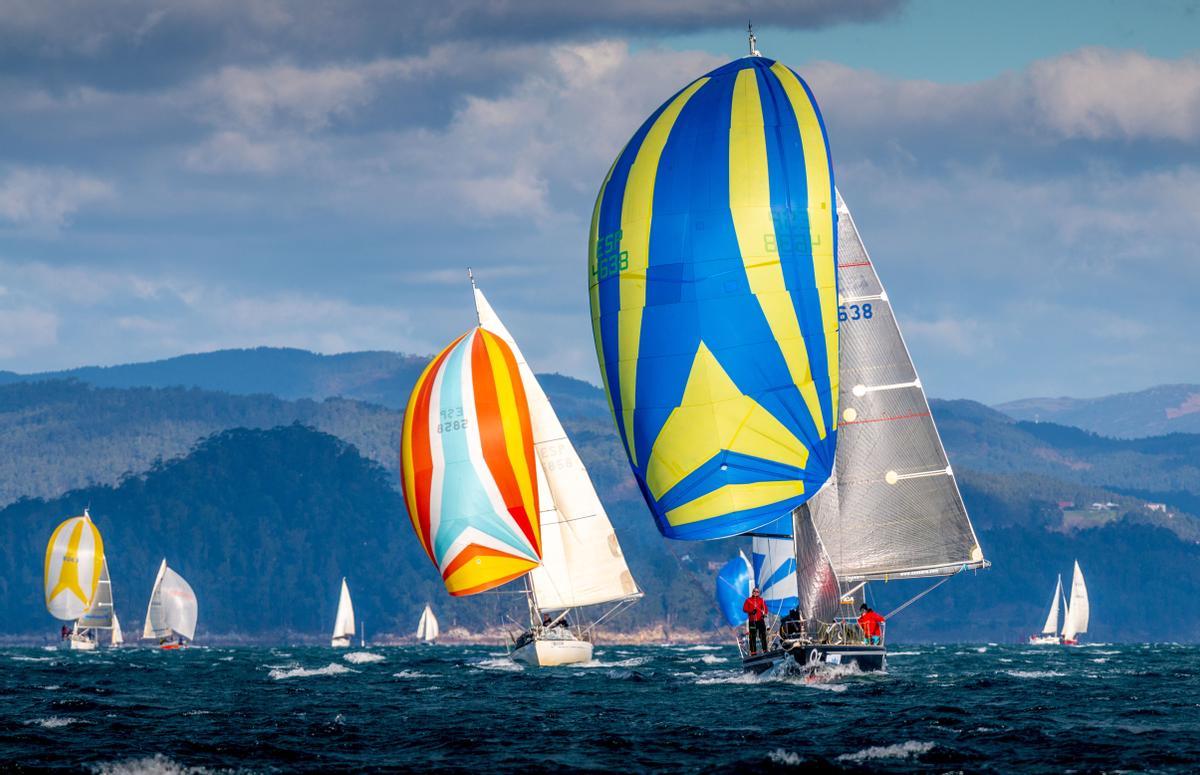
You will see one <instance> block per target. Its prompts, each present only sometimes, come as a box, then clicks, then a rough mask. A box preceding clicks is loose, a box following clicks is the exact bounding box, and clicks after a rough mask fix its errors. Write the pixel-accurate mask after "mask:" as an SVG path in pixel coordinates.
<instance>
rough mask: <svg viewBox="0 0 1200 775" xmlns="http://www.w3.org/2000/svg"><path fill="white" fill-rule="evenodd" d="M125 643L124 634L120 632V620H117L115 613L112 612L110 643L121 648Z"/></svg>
mask: <svg viewBox="0 0 1200 775" xmlns="http://www.w3.org/2000/svg"><path fill="white" fill-rule="evenodd" d="M124 643H125V633H123V632H122V631H121V620H120V619H118V618H117V613H116V611H114V612H113V626H112V642H111V645H113V646H121V645H124Z"/></svg>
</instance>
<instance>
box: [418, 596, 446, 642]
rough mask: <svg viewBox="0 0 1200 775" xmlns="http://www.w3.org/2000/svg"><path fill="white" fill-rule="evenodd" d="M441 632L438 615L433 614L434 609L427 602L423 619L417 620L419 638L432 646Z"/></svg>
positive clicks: (422, 614)
mask: <svg viewBox="0 0 1200 775" xmlns="http://www.w3.org/2000/svg"><path fill="white" fill-rule="evenodd" d="M440 634H441V630H440V629H439V628H438V620H437V617H436V616H434V615H433V609H432V608H430V607H429V604H428V603H426V604H425V610H424V611H422V612H421V619H420V621H418V622H417V640H419V641H421V642H422V643H424V644H425V645H426V646H432V645H433V644H434V643H435V642H436V641H437V639H438V635H440Z"/></svg>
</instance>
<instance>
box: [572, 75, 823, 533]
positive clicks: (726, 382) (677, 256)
mask: <svg viewBox="0 0 1200 775" xmlns="http://www.w3.org/2000/svg"><path fill="white" fill-rule="evenodd" d="M834 220H835V216H834V203H833V167H832V165H831V162H830V156H829V147H828V142H827V138H826V136H825V129H824V124H823V122H822V119H821V113H820V110H819V108H818V107H817V103H816V101H815V100H814V98H813V95H812V93H811V92H810V91H809V89H808V86H807V85H806V84H805V83H804V81H803V80H801V79H800V77H799V76H797V75H796V74H795V73H794V72H793V71H792V70H790V69H789V68H787V67H786V66H784V65H783V64H781V63H778V62H774V61H772V60H770V59H765V58H762V57H743V58H741V59H737V60H735V61H733V62H730V63H729V64H726V65H724V66H722V67H719V68H717V69H716V70H713V71H712V72H710V73H708V74H707V75H705V76H703V77H701V78H698V79H696V80H695V81H693V82H692V83H691V84H689V85H688V86H687V87H685V88H684V89H682V90H681V91H680V92H679V93H677V94H676V95H675V96H674V97H672V98H671V99H669V100H667V101H666V102H665V103H664V104H663V105H662V106H661V107H660V108H659V109H658V110H656V111H655V112H654V113H653V114H652V115H651V116H650V117H649V118H648V119H647V120H646V121H645V123H644V124H643V125H642V126H641V128H640V129H638V130H637V132H635V133H634V135H633V137H632V138H631V139H630V140H629V142H628V143H627V144H626V145H625V148H624V150H623V151H621V153H620V154H619V155H618V157H617V159H616V161H614V162H613V165H612V168H611V169H610V170H609V172H608V175H607V176H606V178H605V180H604V182H603V184H602V186H601V188H600V191H599V194H598V196H597V199H596V206H595V209H594V211H593V215H592V228H591V241H590V245H589V272H590V280H589V289H590V294H591V311H592V329H593V332H594V335H595V342H596V355H597V358H598V360H599V365H600V374H601V377H602V378H603V381H604V387H605V390H606V391H607V394H608V398H609V402H610V406H611V408H612V413H613V417H614V419H615V421H616V425H617V430H618V433H619V435H620V438H621V441H622V443H623V444H624V446H625V451H626V453H627V455H628V457H629V461H630V464H631V466H632V468H633V471H634V474H635V476H636V478H637V481H638V484H639V486H640V487H641V489H642V494H643V496H644V497H645V499H646V502H647V503H648V504H649V506H650V509H651V512H652V513H653V515H654V517H655V520H656V524H657V526H658V529H659V531H660V532H661V533H662V534H663V535H664V536H666V537H667V538H675V539H685V540H696V539H712V538H728V537H732V536H735V535H739V534H742V533H745V532H748V531H751V530H754V529H756V528H759V527H761V526H763V525H765V524H767V523H769V522H771V521H773V520H775V519H777V518H778V517H779V516H780V515H786V514H788V513H789V512H790V511H791V509H792V508H794V507H795V506H798V505H799V504H800V503H803V502H804V501H805V500H806V499H807V498H809V497H810V496H811V494H812V493H814V492H816V491H817V489H818V488H819V487H820V486H821V485H822V484H823V483H824V482H825V481H826V479H828V477H829V473H830V470H831V468H832V467H833V457H834V446H835V435H836V431H835V429H836V422H837V418H836V412H837V380H838V371H837V363H838V336H837V328H838V322H837V298H836V297H837V289H836V279H835V263H836V258H835V251H836V247H837V242H836V234H835V227H834Z"/></svg>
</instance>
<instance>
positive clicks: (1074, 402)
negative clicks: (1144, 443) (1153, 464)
mask: <svg viewBox="0 0 1200 775" xmlns="http://www.w3.org/2000/svg"><path fill="white" fill-rule="evenodd" d="M996 408H997V409H999V410H1000V411H1001V412H1004V413H1005V414H1007V415H1009V416H1010V417H1014V418H1016V419H1018V420H1030V421H1040V422H1054V423H1059V424H1062V425H1072V426H1075V427H1077V428H1083V429H1084V430H1089V431H1094V432H1095V433H1099V434H1101V435H1104V436H1114V437H1118V438H1138V437H1141V436H1162V435H1164V434H1168V433H1200V385H1158V386H1156V387H1152V388H1148V389H1146V390H1139V391H1136V392H1133V393H1118V394H1116V395H1111V396H1101V397H1099V398H1026V399H1022V400H1020V401H1010V402H1008V403H1006V404H1000V405H998V406H997V407H996Z"/></svg>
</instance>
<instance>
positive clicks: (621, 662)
mask: <svg viewBox="0 0 1200 775" xmlns="http://www.w3.org/2000/svg"><path fill="white" fill-rule="evenodd" d="M649 661H650V657H630V658H629V659H618V660H617V661H616V662H602V661H601V660H599V659H593V660H591V661H589V662H580V663H579V664H577V665H572V667H587V668H593V667H641V666H642V665H644V664H646V663H647V662H649Z"/></svg>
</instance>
